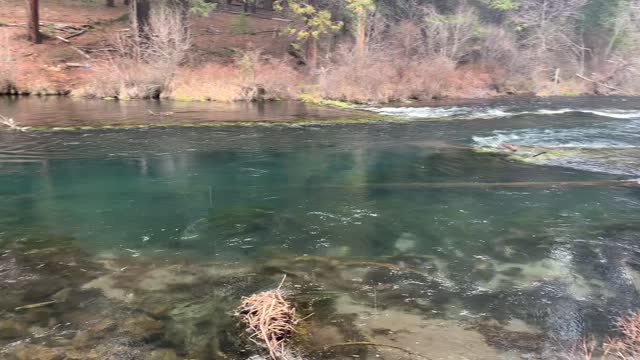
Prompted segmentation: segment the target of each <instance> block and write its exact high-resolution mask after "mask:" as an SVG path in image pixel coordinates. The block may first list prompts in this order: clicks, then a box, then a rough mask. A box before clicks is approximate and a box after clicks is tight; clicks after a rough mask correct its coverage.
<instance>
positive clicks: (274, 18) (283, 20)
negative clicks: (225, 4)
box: [220, 9, 293, 22]
mask: <svg viewBox="0 0 640 360" xmlns="http://www.w3.org/2000/svg"><path fill="white" fill-rule="evenodd" d="M220 11H223V12H226V13H229V14H236V15H247V16H253V17H257V18H260V19H265V20H274V21H282V22H293V20H290V19H283V18H277V17H270V16H265V15H260V14H252V13H246V12H243V11H234V10H224V9H222V10H220Z"/></svg>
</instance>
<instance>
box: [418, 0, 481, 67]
mask: <svg viewBox="0 0 640 360" xmlns="http://www.w3.org/2000/svg"><path fill="white" fill-rule="evenodd" d="M418 11H420V12H421V13H422V14H423V19H422V21H421V22H420V23H419V24H420V26H421V33H422V34H423V36H424V39H423V42H422V52H423V54H425V55H427V56H434V55H438V56H444V57H448V58H449V59H451V60H453V61H456V62H457V61H459V60H460V59H462V58H463V57H464V56H465V55H466V54H468V52H469V51H470V50H471V48H472V45H473V44H474V39H475V35H476V26H477V24H478V16H477V15H476V13H475V10H474V9H473V8H472V7H471V6H469V5H468V4H467V3H466V2H461V3H460V5H458V6H457V7H456V9H455V11H454V13H453V14H451V15H444V14H441V13H440V12H438V10H437V9H436V8H435V7H433V6H429V5H428V6H423V7H421V8H419V10H418Z"/></svg>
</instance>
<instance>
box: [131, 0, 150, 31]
mask: <svg viewBox="0 0 640 360" xmlns="http://www.w3.org/2000/svg"><path fill="white" fill-rule="evenodd" d="M150 9H151V6H150V4H149V0H133V1H131V11H130V13H129V19H130V22H131V29H132V30H134V31H136V32H137V34H138V35H139V36H143V35H144V33H145V32H146V31H147V27H148V26H149V12H150Z"/></svg>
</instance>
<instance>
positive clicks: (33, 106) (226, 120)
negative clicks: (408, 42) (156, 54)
mask: <svg viewBox="0 0 640 360" xmlns="http://www.w3.org/2000/svg"><path fill="white" fill-rule="evenodd" d="M591 98H593V99H605V100H608V101H614V102H627V101H632V100H633V99H636V98H635V97H620V96H589V97H529V96H503V97H492V98H467V99H441V100H431V101H416V102H403V103H389V104H376V105H355V104H348V103H334V102H324V101H314V102H311V101H299V100H286V101H266V102H233V103H220V102H184V101H174V100H159V99H156V100H117V99H113V100H103V99H86V98H76V97H67V96H0V109H2V110H1V111H0V115H2V116H4V117H6V118H10V119H13V120H14V121H15V123H16V124H17V125H19V126H20V127H24V128H28V130H30V131H37V130H90V129H109V128H118V129H136V128H146V127H202V126H254V125H263V126H275V125H300V124H316V123H320V124H328V123H340V124H351V123H366V122H376V121H407V120H420V121H427V120H429V121H439V120H447V117H448V116H449V114H443V115H442V116H429V118H420V116H416V117H414V118H411V117H407V116H398V115H395V114H390V113H386V112H384V111H381V110H384V109H403V108H404V109H434V110H435V111H437V110H438V109H443V110H447V109H453V110H455V109H458V108H470V109H471V108H474V107H484V108H486V107H492V106H495V107H496V108H500V107H503V106H510V105H513V104H520V103H529V102H533V103H538V104H544V103H545V102H552V101H565V102H573V101H576V102H579V101H582V100H584V99H587V100H588V99H591ZM5 129H10V128H9V127H7V126H0V130H5ZM16 129H17V128H16Z"/></svg>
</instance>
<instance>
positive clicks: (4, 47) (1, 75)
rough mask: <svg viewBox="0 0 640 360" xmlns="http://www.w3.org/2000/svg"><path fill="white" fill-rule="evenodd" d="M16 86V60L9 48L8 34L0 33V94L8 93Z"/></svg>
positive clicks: (4, 31) (3, 31) (5, 32)
mask: <svg viewBox="0 0 640 360" xmlns="http://www.w3.org/2000/svg"><path fill="white" fill-rule="evenodd" d="M15 86H16V62H15V59H14V58H13V56H12V55H11V50H10V49H9V34H8V32H7V31H6V30H2V33H0V94H3V93H9V92H11V91H12V90H13V89H15Z"/></svg>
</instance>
